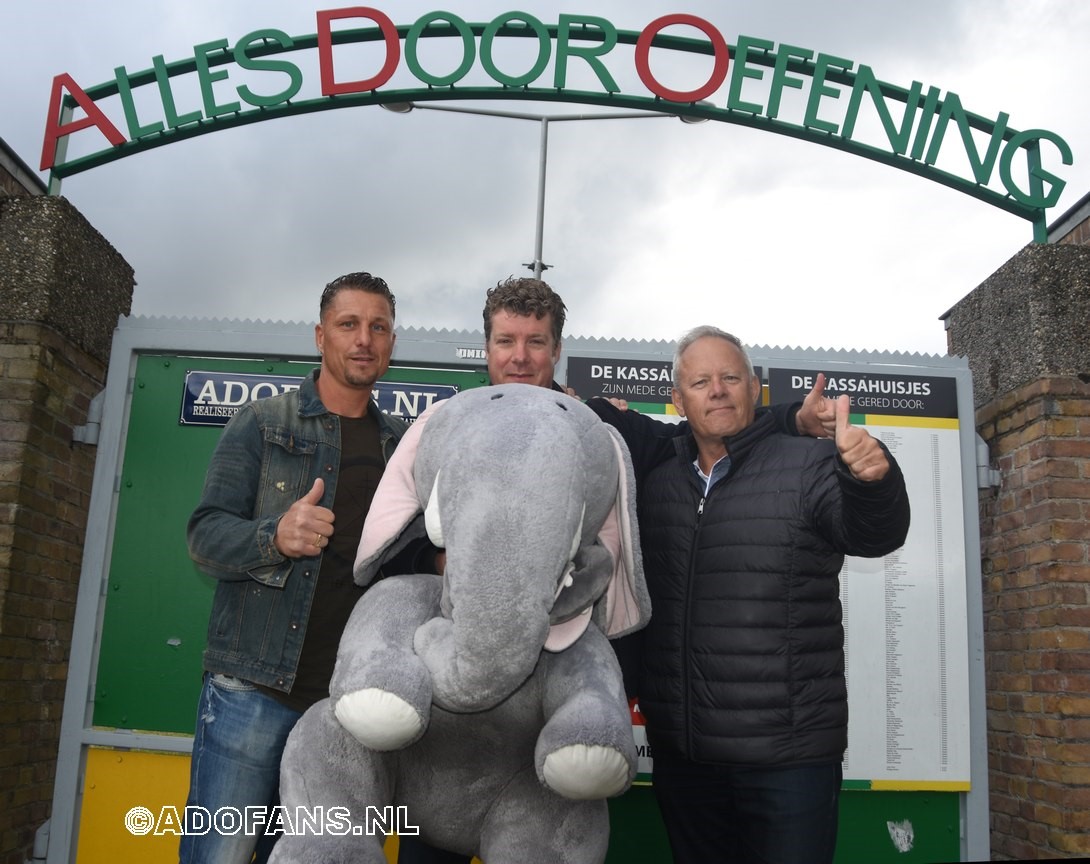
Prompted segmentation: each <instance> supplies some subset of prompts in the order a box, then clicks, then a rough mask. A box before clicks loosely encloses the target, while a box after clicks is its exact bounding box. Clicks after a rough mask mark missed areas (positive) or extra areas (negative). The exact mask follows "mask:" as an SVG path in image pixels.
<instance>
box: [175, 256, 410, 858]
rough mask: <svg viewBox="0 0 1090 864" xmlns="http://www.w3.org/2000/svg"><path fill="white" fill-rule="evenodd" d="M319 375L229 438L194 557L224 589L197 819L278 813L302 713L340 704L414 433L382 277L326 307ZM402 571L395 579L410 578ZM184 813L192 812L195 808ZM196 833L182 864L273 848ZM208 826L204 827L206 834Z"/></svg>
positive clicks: (205, 709) (211, 642)
mask: <svg viewBox="0 0 1090 864" xmlns="http://www.w3.org/2000/svg"><path fill="white" fill-rule="evenodd" d="M320 309H321V312H320V323H319V324H318V325H317V326H316V327H315V328H314V336H315V342H316V344H317V347H318V353H319V354H320V355H321V367H320V368H319V369H317V370H315V371H314V372H312V373H311V374H310V375H309V376H307V378H305V379H304V381H303V383H302V385H301V386H300V388H299V390H297V391H295V392H291V393H286V394H284V395H282V396H275V397H271V398H268V399H261V400H259V401H256V402H251V403H249V404H247V405H245V406H244V407H243V408H242V409H241V410H240V411H239V412H238V414H237V415H235V417H233V418H232V419H231V421H230V422H229V423H228V424H227V426H226V428H225V429H224V430H223V435H222V437H221V438H220V442H219V444H218V445H217V447H216V450H215V453H214V454H213V456H212V461H211V463H210V465H209V467H208V473H207V476H206V479H205V486H204V492H203V494H202V496H201V501H200V504H199V505H198V507H197V509H196V510H195V511H194V513H193V516H192V517H191V518H190V521H189V532H188V539H189V551H190V555H191V556H192V558H193V560H194V561H195V562H196V563H197V565H198V566H199V567H200V568H201V570H202V571H203V572H205V573H207V574H208V575H210V576H212V577H213V578H215V579H216V580H218V584H217V587H216V595H215V600H214V602H213V606H212V614H211V619H210V621H209V625H208V648H207V651H206V652H205V654H204V668H205V670H206V673H205V680H204V687H203V689H202V691H201V697H200V705H199V709H198V716H197V728H196V733H195V736H194V741H193V761H192V768H191V776H190V791H189V800H188V802H187V804H188V806H190V807H201V808H204V810H205V811H207V813H209V814H213V815H214V814H215V813H216V811H217V810H219V809H220V808H222V807H233V808H235V809H237V810H238V811H239V813H241V814H243V815H244V816H245V813H246V810H245V808H246V807H247V806H249V807H258V808H265V811H264V812H266V813H267V812H270V809H271V805H274V804H276V803H277V802H278V800H279V799H278V788H279V778H280V756H281V753H282V751H283V749H284V742H285V740H286V739H287V736H288V733H289V732H290V731H291V728H292V726H294V724H295V721H296V720H297V719H298V718H299V716H300V715H301V714H302V712H303V711H304V710H306V709H307V708H308V707H309V706H310V705H312V704H314V703H315V702H317V701H318V700H320V699H323V698H325V697H326V696H328V695H329V694H328V687H329V679H330V677H331V675H332V672H333V664H334V661H335V659H336V652H337V644H338V642H339V640H340V635H341V631H342V630H343V628H344V624H345V621H346V620H347V618H348V615H349V613H350V612H351V611H352V608H353V607H354V605H355V602H356V600H357V599H358V598H359V596H360V594H361V593H362V589H360V588H358V587H357V586H356V585H355V583H354V582H353V580H352V562H353V560H354V559H355V554H356V547H357V545H358V543H359V537H360V531H361V529H362V527H363V520H364V517H365V516H366V515H367V510H368V508H369V506H370V502H371V497H372V495H373V493H374V488H375V486H377V484H378V481H379V478H380V477H381V476H382V472H383V469H384V468H385V465H386V460H387V459H388V458H389V456H390V455H391V453H392V452H393V450H394V447H395V446H396V445H397V442H398V440H400V438H401V436H402V435H403V434H404V432H405V429H406V426H405V424H404V423H403V422H402V421H400V420H397V419H395V418H392V417H389V416H387V415H385V414H383V413H382V412H380V411H379V410H378V407H377V405H376V404H375V403H374V401H373V400H372V398H371V394H372V389H373V387H374V384H375V382H376V381H377V380H378V379H379V378H380V377H381V376H382V375H383V374H384V373H385V372H386V370H387V368H388V367H389V365H390V356H391V354H392V353H393V347H394V338H395V335H394V295H393V294H392V293H391V292H390V289H389V287H388V286H387V285H386V283H385V282H384V281H383V280H382V279H379V278H377V277H374V276H371V275H370V274H369V273H350V274H348V275H345V276H341V277H340V278H338V279H335V280H334V281H333V282H330V283H329V285H327V286H326V288H325V291H324V293H323V294H322V299H321V306H320ZM404 565H405V562H404V561H399V562H398V563H397V565H396V566H398V567H401V568H403V569H412V568H411V567H408V568H405V567H404ZM186 812H187V815H188V814H190V813H191V812H193V811H190V810H187V811H186ZM199 827H200V826H198V825H187V829H190V830H187V831H186V834H185V836H183V838H182V843H181V848H180V850H179V851H180V859H181V862H182V864H233V862H238V864H246V862H249V861H250V860H251V856H252V855H253V853H254V852H255V850H256V852H257V859H256V860H257V861H264V860H266V858H267V857H268V854H269V851H270V850H271V847H272V841H274V840H275V835H272V836H261V829H262V826H261V825H257V826H256V828H257V831H256V834H257V836H254V832H253V830H252V828H251V833H247V831H246V827H247V826H245V825H244V826H243V828H242V830H240V831H239V832H238V833H236V834H233V835H232V834H227V833H224V832H220V831H217V830H216V827H214V826H213V827H211V828H209V830H208V831H207V833H205V834H203V835H197V834H195V833H194V832H193V830H192V829H194V828H199ZM205 827H207V826H205Z"/></svg>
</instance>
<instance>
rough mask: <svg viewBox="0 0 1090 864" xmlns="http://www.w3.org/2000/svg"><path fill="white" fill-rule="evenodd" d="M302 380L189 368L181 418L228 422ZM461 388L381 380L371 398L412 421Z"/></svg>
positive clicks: (191, 423) (201, 422)
mask: <svg viewBox="0 0 1090 864" xmlns="http://www.w3.org/2000/svg"><path fill="white" fill-rule="evenodd" d="M302 381H303V376H301V375H253V374H244V373H236V372H200V371H192V372H186V375H185V388H184V390H183V392H182V412H181V416H180V417H179V418H178V422H179V423H181V424H182V425H183V426H226V425H227V421H228V420H230V419H231V418H232V417H234V416H235V414H236V413H237V412H238V409H239V408H241V407H242V406H243V405H245V404H246V403H247V402H253V401H255V400H257V399H264V398H266V397H268V396H279V395H280V394H282V393H288V392H290V391H292V390H298V389H299V386H300V384H302ZM457 392H458V388H457V387H454V386H451V385H446V384H414V383H406V382H397V381H379V382H378V383H377V384H375V387H374V389H373V390H372V392H371V398H372V399H374V400H375V402H376V403H377V404H378V407H379V410H380V411H382V412H383V413H384V414H390V415H391V416H394V417H401V418H402V419H404V420H410V421H411V420H415V419H416V418H417V417H418V416H419V415H420V413H421V412H422V411H424V410H425V409H426V408H428V407H429V406H430V405H432V404H434V403H435V402H440V401H442V400H443V399H449V398H450V397H451V396H453V395H454V394H455V393H457Z"/></svg>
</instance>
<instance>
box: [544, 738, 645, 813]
mask: <svg viewBox="0 0 1090 864" xmlns="http://www.w3.org/2000/svg"><path fill="white" fill-rule="evenodd" d="M628 770H629V765H628V760H627V759H625V758H624V756H623V755H622V754H621V753H620V751H618V750H614V749H613V748H612V747H602V746H600V745H596V746H587V745H586V744H569V745H568V746H567V747H561V748H560V749H559V750H557V751H556V752H555V753H550V754H549V755H548V756H546V757H545V765H544V768H543V772H544V774H545V782H546V783H548V784H549V788H550V789H552V790H553V791H554V792H556V793H557V794H559V795H563V796H564V797H565V798H574V799H576V800H588V799H594V798H609V797H610V796H611V795H617V794H619V793H621V792H623V791H624V790H625V788H626V787H627V786H628Z"/></svg>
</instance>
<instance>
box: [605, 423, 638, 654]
mask: <svg viewBox="0 0 1090 864" xmlns="http://www.w3.org/2000/svg"><path fill="white" fill-rule="evenodd" d="M605 428H606V429H607V430H608V431H609V433H610V437H611V439H612V441H613V446H614V447H615V448H616V450H617V462H618V465H619V466H620V470H619V471H618V472H617V499H616V501H614V503H613V507H612V508H610V511H609V514H608V515H607V516H606V521H605V522H604V523H603V524H602V528H601V530H600V531H599V532H598V540H599V542H600V543H601V544H602V545H603V546H605V547H606V549H608V550H609V552H610V554H612V555H613V576H612V578H611V579H610V581H609V586H608V587H607V588H606V593H605V597H603V598H602V600H601V601H599V603H598V605H597V607H596V608H595V623H597V624H598V627H599V629H601V630H602V632H603V633H605V634H606V636H608V637H609V638H610V639H616V638H618V637H620V636H624V635H626V634H628V633H632V632H634V631H636V630H640V629H641V628H643V627H646V626H647V622H648V621H649V620H650V619H651V597H650V595H649V594H648V592H647V580H646V579H645V578H644V573H643V556H642V554H641V552H640V538H639V527H638V524H639V523H638V521H637V517H636V476H635V473H634V472H633V470H632V457H631V455H629V452H628V447H627V445H626V444H625V443H624V439H623V438H622V437H621V433H620V432H618V431H617V430H616V429H614V428H613V427H612V426H608V425H607V426H605Z"/></svg>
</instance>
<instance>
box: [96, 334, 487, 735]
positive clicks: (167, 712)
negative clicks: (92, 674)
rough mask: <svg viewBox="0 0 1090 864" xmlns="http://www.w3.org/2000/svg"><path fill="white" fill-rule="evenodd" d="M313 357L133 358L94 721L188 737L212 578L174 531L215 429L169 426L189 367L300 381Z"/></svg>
mask: <svg viewBox="0 0 1090 864" xmlns="http://www.w3.org/2000/svg"><path fill="white" fill-rule="evenodd" d="M312 365H313V364H300V363H288V362H270V361H263V360H236V359H231V360H221V359H207V358H192V357H178V356H169V357H167V356H154V355H144V356H141V357H140V358H139V360H138V362H137V367H136V378H135V380H134V382H133V385H132V387H133V389H132V401H131V405H130V409H129V412H130V413H129V424H128V431H127V435H126V441H125V455H124V460H123V463H122V466H121V470H120V472H119V473H120V476H119V478H118V481H117V482H118V484H119V488H118V499H117V516H116V520H115V523H114V538H113V547H112V548H113V551H112V555H111V558H110V569H109V582H108V586H107V589H106V590H107V596H106V601H105V611H104V618H103V625H102V637H101V642H100V653H99V660H98V673H97V676H96V681H95V694H94V719H93V723H94V725H95V726H100V727H108V728H119V729H137V730H141V731H146V732H164V733H176V734H184V735H191V734H192V733H193V724H194V719H195V717H196V714H195V712H196V706H197V696H198V694H199V692H200V687H201V654H202V653H203V651H204V646H205V632H206V630H207V627H208V613H209V610H210V609H211V606H212V594H213V592H214V590H215V585H214V581H213V580H212V579H210V578H209V577H207V576H204V575H203V574H201V573H200V572H199V571H198V570H197V568H196V567H195V566H194V565H193V563H192V562H191V561H190V559H189V554H188V552H187V550H186V543H185V526H186V522H187V521H188V519H189V514H190V513H192V512H193V508H194V507H195V506H196V505H197V501H198V499H199V498H200V494H201V488H202V486H203V485H204V474H205V470H206V468H207V467H208V460H209V458H210V457H211V455H212V450H213V449H214V447H215V446H216V442H217V441H218V440H219V435H220V430H221V427H219V426H200V425H183V424H182V423H180V422H179V418H180V416H181V410H182V396H183V392H184V388H185V382H186V374H187V373H188V372H191V371H194V370H202V371H207V372H229V373H241V374H259V375H277V376H280V375H284V376H299V377H301V376H303V375H305V374H307V373H308V372H309V371H310V369H311V368H312ZM384 380H385V381H399V382H412V383H420V384H439V385H449V386H452V387H455V388H457V389H468V388H470V387H479V386H481V385H482V384H486V383H487V378H486V377H485V376H484V375H482V374H481V373H479V372H473V371H465V370H436V369H417V368H411V367H399V368H391V369H390V371H389V372H388V373H387V374H386V376H385V378H384Z"/></svg>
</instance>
